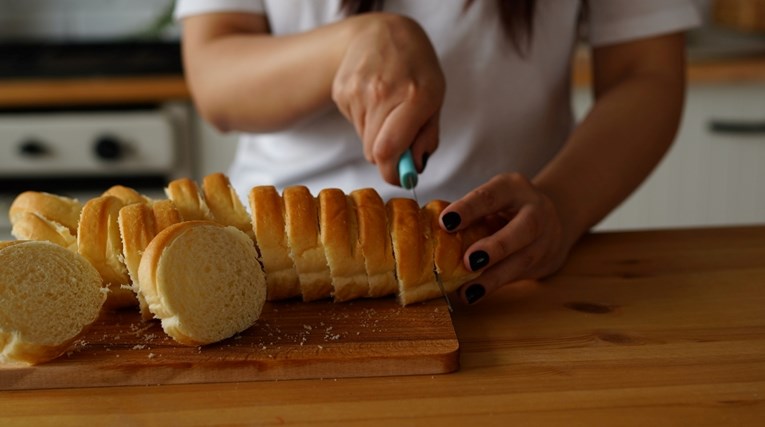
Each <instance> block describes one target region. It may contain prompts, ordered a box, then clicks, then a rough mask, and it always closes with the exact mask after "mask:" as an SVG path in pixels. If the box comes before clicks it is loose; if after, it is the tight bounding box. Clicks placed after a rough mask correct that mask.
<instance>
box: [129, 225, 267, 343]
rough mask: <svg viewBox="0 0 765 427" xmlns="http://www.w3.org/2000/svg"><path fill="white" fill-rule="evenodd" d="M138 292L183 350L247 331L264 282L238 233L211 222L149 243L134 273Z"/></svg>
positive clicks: (175, 228)
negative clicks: (184, 347)
mask: <svg viewBox="0 0 765 427" xmlns="http://www.w3.org/2000/svg"><path fill="white" fill-rule="evenodd" d="M138 276H139V281H138V283H139V285H140V288H141V293H142V294H143V295H144V297H145V298H146V302H147V303H148V305H149V309H150V310H151V312H152V313H154V316H155V317H157V318H159V319H161V321H162V329H164V331H165V333H167V334H168V335H169V336H171V337H172V338H173V339H174V340H176V341H177V342H179V343H181V344H185V345H204V344H209V343H213V342H216V341H220V340H223V339H225V338H228V337H230V336H232V335H234V334H236V333H238V332H242V331H244V330H246V329H247V328H249V327H251V326H252V325H253V324H254V323H255V321H257V320H258V318H259V317H260V313H261V311H262V309H263V305H264V303H265V298H266V282H265V277H264V274H263V270H262V268H261V266H260V263H258V259H257V252H256V250H255V246H254V244H253V242H252V239H250V237H249V236H247V235H246V234H245V233H244V232H242V231H240V230H238V229H236V228H234V227H226V226H223V225H220V224H218V223H215V222H211V221H187V222H182V223H178V224H175V225H172V226H170V227H168V228H166V229H165V230H163V231H162V232H160V233H159V234H157V236H156V237H154V239H153V240H152V241H151V243H149V245H148V246H147V247H146V251H145V252H144V254H143V257H142V258H141V263H140V266H139V270H138Z"/></svg>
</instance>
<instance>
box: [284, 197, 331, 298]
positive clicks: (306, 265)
mask: <svg viewBox="0 0 765 427" xmlns="http://www.w3.org/2000/svg"><path fill="white" fill-rule="evenodd" d="M282 197H283V199H284V214H285V215H284V219H285V223H286V231H287V246H288V247H289V249H290V256H291V257H292V260H293V261H294V262H295V270H296V271H297V273H298V278H299V280H300V292H301V294H302V295H303V301H314V300H318V299H322V298H329V297H330V296H331V295H332V278H331V277H330V273H329V265H327V257H326V255H325V254H324V246H322V244H321V240H320V238H319V211H318V206H317V205H318V204H317V202H316V199H315V198H314V197H313V195H312V194H311V192H310V190H309V189H308V187H305V186H293V187H287V188H285V189H284V192H283V193H282Z"/></svg>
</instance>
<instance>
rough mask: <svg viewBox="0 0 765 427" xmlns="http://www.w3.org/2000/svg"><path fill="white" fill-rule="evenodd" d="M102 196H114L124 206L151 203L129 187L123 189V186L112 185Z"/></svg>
mask: <svg viewBox="0 0 765 427" xmlns="http://www.w3.org/2000/svg"><path fill="white" fill-rule="evenodd" d="M102 196H114V197H116V198H118V199H120V200H121V201H122V203H123V204H125V205H132V204H133V203H151V199H149V198H148V197H146V196H144V195H142V194H141V193H139V192H137V191H135V190H134V189H132V188H130V187H125V186H124V185H114V186H112V187H111V188H109V189H108V190H106V191H104V194H102Z"/></svg>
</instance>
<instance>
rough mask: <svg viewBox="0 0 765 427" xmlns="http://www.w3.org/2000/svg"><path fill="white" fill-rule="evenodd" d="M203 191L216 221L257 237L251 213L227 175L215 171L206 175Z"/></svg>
mask: <svg viewBox="0 0 765 427" xmlns="http://www.w3.org/2000/svg"><path fill="white" fill-rule="evenodd" d="M202 191H203V193H204V197H205V201H206V202H207V206H208V207H209V208H210V212H211V213H212V216H213V218H214V219H215V222H217V223H219V224H223V225H230V226H232V227H236V228H238V229H240V230H242V231H243V232H245V233H246V234H247V235H248V236H250V237H251V238H254V237H255V236H254V233H253V230H252V221H251V220H250V215H249V214H248V213H247V210H246V209H245V208H244V205H243V204H242V201H241V200H240V199H239V195H237V193H236V191H235V190H234V188H233V187H232V186H231V182H230V181H229V179H228V177H226V175H223V174H222V173H214V174H210V175H207V176H205V177H204V179H203V181H202Z"/></svg>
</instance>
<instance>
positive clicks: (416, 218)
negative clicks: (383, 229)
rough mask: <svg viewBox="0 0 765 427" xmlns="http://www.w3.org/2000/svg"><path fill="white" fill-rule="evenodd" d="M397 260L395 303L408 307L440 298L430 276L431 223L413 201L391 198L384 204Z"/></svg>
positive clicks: (432, 276) (431, 275) (436, 285)
mask: <svg viewBox="0 0 765 427" xmlns="http://www.w3.org/2000/svg"><path fill="white" fill-rule="evenodd" d="M386 208H387V214H388V221H389V223H390V227H391V241H392V243H393V254H394V257H395V258H396V276H397V278H398V300H399V303H400V304H401V305H408V304H412V303H415V302H419V301H424V300H426V299H430V298H433V295H434V294H435V295H439V294H440V290H439V288H438V284H437V283H436V277H435V274H434V273H433V243H432V241H431V240H430V239H429V236H428V234H429V231H426V228H427V229H428V230H429V229H430V221H429V218H428V216H427V212H426V211H425V210H424V209H423V210H422V212H421V210H420V207H419V205H417V202H415V201H414V200H412V199H404V198H394V199H390V200H389V201H388V203H387V204H386Z"/></svg>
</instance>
